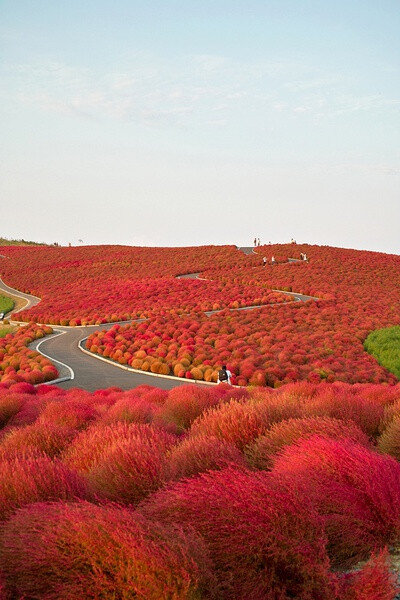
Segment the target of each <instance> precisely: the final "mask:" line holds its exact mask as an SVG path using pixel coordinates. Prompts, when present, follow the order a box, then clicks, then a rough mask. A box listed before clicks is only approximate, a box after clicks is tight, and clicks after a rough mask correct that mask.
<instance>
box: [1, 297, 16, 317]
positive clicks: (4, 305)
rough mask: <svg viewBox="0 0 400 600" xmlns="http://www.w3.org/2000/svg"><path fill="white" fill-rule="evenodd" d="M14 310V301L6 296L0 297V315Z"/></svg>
mask: <svg viewBox="0 0 400 600" xmlns="http://www.w3.org/2000/svg"><path fill="white" fill-rule="evenodd" d="M13 308H14V300H12V298H9V297H8V296H0V313H4V314H6V313H8V312H9V311H10V310H12V309H13Z"/></svg>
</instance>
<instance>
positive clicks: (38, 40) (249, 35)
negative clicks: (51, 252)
mask: <svg viewBox="0 0 400 600" xmlns="http://www.w3.org/2000/svg"><path fill="white" fill-rule="evenodd" d="M399 31H400V4H399V2H398V0H380V1H379V2H376V0H374V1H371V0H336V1H335V2H332V1H331V0H300V1H299V0H259V1H257V0H201V1H199V0H180V1H177V0H147V1H145V0H143V1H136V0H113V1H112V2H111V1H109V0H68V2H61V1H55V0H18V2H16V1H15V0H0V198H1V201H0V205H1V209H2V211H1V212H2V214H1V216H0V236H3V237H7V238H9V239H10V238H18V239H20V238H23V239H26V240H35V241H44V242H48V243H53V242H58V243H60V244H62V245H66V244H68V243H71V244H72V245H81V244H128V245H133V246H193V245H203V244H237V245H239V246H246V245H251V244H252V242H253V239H254V237H259V238H260V240H261V243H267V242H269V241H271V242H272V243H284V242H288V241H290V239H291V238H294V239H296V240H297V242H298V243H300V242H302V243H310V244H323V245H329V246H340V247H345V248H358V249H364V250H376V251H381V252H389V253H394V254H400V194H399V192H400V185H399V183H400V144H399V142H400V36H399V33H398V32H399Z"/></svg>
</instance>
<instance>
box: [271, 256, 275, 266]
mask: <svg viewBox="0 0 400 600" xmlns="http://www.w3.org/2000/svg"><path fill="white" fill-rule="evenodd" d="M275 262H276V261H275V256H273V257H272V258H271V265H274V264H275Z"/></svg>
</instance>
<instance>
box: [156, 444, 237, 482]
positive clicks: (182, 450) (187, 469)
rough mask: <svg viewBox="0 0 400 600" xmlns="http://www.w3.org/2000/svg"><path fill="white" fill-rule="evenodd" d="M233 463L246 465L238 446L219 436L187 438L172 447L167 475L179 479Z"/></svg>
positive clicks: (166, 468) (167, 465) (169, 477)
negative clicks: (220, 438)
mask: <svg viewBox="0 0 400 600" xmlns="http://www.w3.org/2000/svg"><path fill="white" fill-rule="evenodd" d="M232 464H234V465H236V466H237V467H240V466H242V467H244V466H245V461H244V458H243V455H242V453H241V452H240V450H238V448H236V446H234V445H233V444H230V443H229V442H226V441H224V440H219V439H218V438H214V437H206V436H199V437H195V438H192V439H191V438H189V439H186V440H184V441H183V442H182V443H181V444H179V445H178V446H175V447H174V448H172V450H171V452H170V454H169V456H168V459H167V463H166V466H165V473H166V475H165V476H166V478H167V479H173V480H178V479H183V478H184V477H193V476H194V475H198V474H199V473H203V472H204V471H216V470H221V469H224V468H225V467H227V466H228V465H232Z"/></svg>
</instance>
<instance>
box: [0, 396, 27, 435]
mask: <svg viewBox="0 0 400 600" xmlns="http://www.w3.org/2000/svg"><path fill="white" fill-rule="evenodd" d="M26 400H27V397H26V396H23V395H22V394H12V393H11V392H9V391H6V392H1V393H0V429H1V428H2V427H5V425H7V422H8V421H9V419H11V417H13V416H14V415H16V414H17V413H18V412H19V411H20V410H21V408H22V406H23V404H24V402H26Z"/></svg>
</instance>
